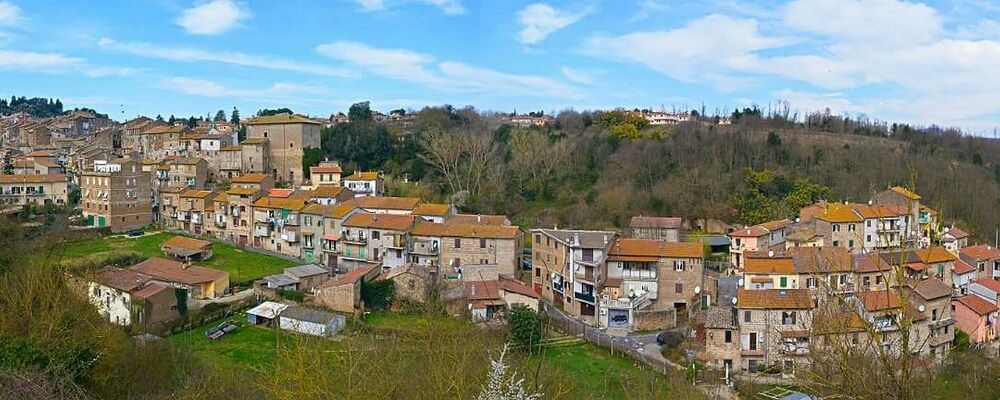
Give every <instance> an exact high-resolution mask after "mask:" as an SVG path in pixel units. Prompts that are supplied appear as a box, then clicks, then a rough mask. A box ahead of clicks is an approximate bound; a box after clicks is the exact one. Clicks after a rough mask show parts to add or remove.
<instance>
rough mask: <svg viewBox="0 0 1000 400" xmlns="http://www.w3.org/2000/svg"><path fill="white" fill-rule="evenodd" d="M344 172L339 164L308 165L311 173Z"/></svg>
mask: <svg viewBox="0 0 1000 400" xmlns="http://www.w3.org/2000/svg"><path fill="white" fill-rule="evenodd" d="M341 172H344V170H343V169H341V168H340V166H339V165H314V166H312V167H309V173H311V174H339V173H341Z"/></svg>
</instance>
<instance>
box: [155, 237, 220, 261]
mask: <svg viewBox="0 0 1000 400" xmlns="http://www.w3.org/2000/svg"><path fill="white" fill-rule="evenodd" d="M160 250H162V251H163V254H164V255H167V256H169V257H174V258H176V259H179V260H184V261H204V260H207V259H209V258H211V257H212V242H209V241H207V240H200V239H194V238H189V237H186V236H174V237H172V238H170V239H167V241H165V242H163V244H161V245H160Z"/></svg>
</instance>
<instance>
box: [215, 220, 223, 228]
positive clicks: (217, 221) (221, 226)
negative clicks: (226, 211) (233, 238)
mask: <svg viewBox="0 0 1000 400" xmlns="http://www.w3.org/2000/svg"><path fill="white" fill-rule="evenodd" d="M215 226H217V227H219V228H225V227H226V220H225V219H220V218H216V219H215Z"/></svg>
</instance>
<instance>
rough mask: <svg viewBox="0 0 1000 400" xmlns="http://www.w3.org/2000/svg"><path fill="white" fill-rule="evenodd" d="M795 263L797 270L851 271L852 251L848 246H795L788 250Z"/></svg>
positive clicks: (807, 271)
mask: <svg viewBox="0 0 1000 400" xmlns="http://www.w3.org/2000/svg"><path fill="white" fill-rule="evenodd" d="M788 252H789V253H790V254H791V256H792V261H793V262H794V264H795V271H796V272H800V273H812V272H850V271H852V270H853V268H852V267H851V253H850V252H849V251H848V250H847V248H846V247H793V248H791V249H789V250H788Z"/></svg>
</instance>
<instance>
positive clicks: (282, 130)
mask: <svg viewBox="0 0 1000 400" xmlns="http://www.w3.org/2000/svg"><path fill="white" fill-rule="evenodd" d="M244 125H246V128H247V140H250V139H267V140H268V141H269V142H270V146H268V155H267V157H268V159H269V160H270V166H271V170H270V171H267V172H268V173H270V175H271V176H272V177H273V178H274V179H275V180H276V181H282V182H288V183H291V184H292V185H295V186H299V185H301V184H302V181H303V179H305V173H304V172H303V170H302V156H303V154H304V152H305V149H310V148H319V147H320V129H321V128H322V124H320V123H318V122H316V121H313V120H311V119H309V118H308V117H306V116H303V115H297V114H288V113H284V114H277V115H267V116H259V117H255V118H251V119H250V120H249V121H247V122H246V123H244ZM244 143H245V142H244Z"/></svg>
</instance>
